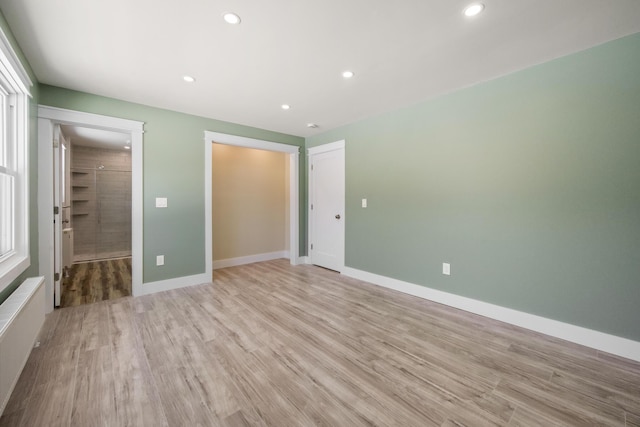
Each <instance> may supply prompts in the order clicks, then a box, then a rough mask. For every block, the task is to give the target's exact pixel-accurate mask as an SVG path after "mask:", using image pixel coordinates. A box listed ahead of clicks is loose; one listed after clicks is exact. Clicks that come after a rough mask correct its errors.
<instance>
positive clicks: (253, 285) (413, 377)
mask: <svg viewBox="0 0 640 427" xmlns="http://www.w3.org/2000/svg"><path fill="white" fill-rule="evenodd" d="M40 343H41V345H40V347H38V348H35V349H34V350H33V353H32V355H31V357H30V358H29V361H28V362H27V366H26V368H25V370H24V372H23V374H22V376H21V378H20V380H19V382H18V385H17V386H16V389H15V392H14V394H13V396H12V397H11V400H10V401H9V403H8V406H7V408H6V410H5V414H4V415H3V417H2V418H1V419H0V426H217V425H220V426H277V427H286V426H315V425H324V426H371V425H377V426H490V425H499V426H563V425H573V426H587V425H598V426H625V425H626V426H640V363H636V362H632V361H629V360H625V359H621V358H618V357H615V356H612V355H608V354H605V353H602V352H599V351H596V350H593V349H589V348H585V347H581V346H578V345H575V344H571V343H567V342H564V341H561V340H558V339H555V338H550V337H546V336H543V335H540V334H537V333H533V332H530V331H527V330H523V329H520V328H517V327H514V326H510V325H507V324H503V323H500V322H497V321H493V320H489V319H486V318H482V317H479V316H475V315H472V314H469V313H465V312H463V311H459V310H455V309H452V308H449V307H445V306H442V305H438V304H435V303H431V302H429V301H425V300H421V299H418V298H415V297H411V296H407V295H404V294H400V293H397V292H394V291H391V290H387V289H383V288H380V287H376V286H373V285H369V284H366V283H363V282H360V281H357V280H354V279H349V278H345V277H343V276H340V275H339V274H337V273H333V272H330V271H327V270H323V269H321V268H317V267H313V266H297V267H291V266H290V265H288V263H287V261H285V260H277V261H270V262H265V263H258V264H251V265H247V266H241V267H233V268H227V269H223V270H218V271H216V272H215V274H214V283H213V284H205V285H200V286H193V287H188V288H183V289H179V290H174V291H169V292H164V293H159V294H154V295H147V296H143V297H138V298H132V297H127V298H121V299H117V300H111V301H104V302H100V303H96V304H92V305H82V306H77V307H70V308H64V309H60V310H56V311H55V312H53V313H52V314H51V315H49V317H48V318H47V320H46V322H45V326H44V329H43V331H42V333H41V337H40Z"/></svg>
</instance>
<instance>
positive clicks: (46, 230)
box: [38, 105, 144, 313]
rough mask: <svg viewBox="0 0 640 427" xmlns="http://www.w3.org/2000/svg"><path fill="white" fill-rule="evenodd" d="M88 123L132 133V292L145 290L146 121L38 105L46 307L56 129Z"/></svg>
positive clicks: (40, 240)
mask: <svg viewBox="0 0 640 427" xmlns="http://www.w3.org/2000/svg"><path fill="white" fill-rule="evenodd" d="M56 124H63V125H73V126H85V127H92V128H96V129H103V130H109V131H113V132H121V133H127V134H129V135H131V199H132V200H131V264H132V275H131V282H132V289H131V290H132V293H133V295H134V296H136V295H139V294H140V293H141V291H142V225H143V220H142V205H143V204H142V167H143V166H142V165H143V162H142V156H143V150H142V134H143V133H144V122H138V121H134V120H127V119H121V118H117V117H110V116H102V115H99V114H92V113H84V112H81V111H73V110H66V109H63V108H55V107H48V106H44V105H39V106H38V247H39V249H38V250H39V263H40V273H39V274H40V275H41V276H44V278H45V289H46V297H47V302H46V305H45V307H46V310H47V313H48V312H50V311H51V310H53V303H54V301H53V270H54V262H53V233H54V227H53V221H52V218H53V185H52V184H51V179H52V177H53V145H52V144H53V129H54V125H56Z"/></svg>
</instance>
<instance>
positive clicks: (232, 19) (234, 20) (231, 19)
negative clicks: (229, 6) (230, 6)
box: [222, 12, 240, 25]
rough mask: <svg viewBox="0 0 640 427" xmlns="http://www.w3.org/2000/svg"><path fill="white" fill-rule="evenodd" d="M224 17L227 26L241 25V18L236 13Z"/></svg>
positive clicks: (228, 13) (229, 13) (226, 14)
mask: <svg viewBox="0 0 640 427" xmlns="http://www.w3.org/2000/svg"><path fill="white" fill-rule="evenodd" d="M222 17H223V18H224V21H225V22H226V23H227V24H231V25H236V24H239V23H240V17H239V16H238V15H236V14H235V13H231V12H227V13H225V14H224V15H222Z"/></svg>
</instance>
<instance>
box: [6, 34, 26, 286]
mask: <svg viewBox="0 0 640 427" xmlns="http://www.w3.org/2000/svg"><path fill="white" fill-rule="evenodd" d="M30 87H31V81H30V80H29V76H28V75H27V73H26V72H25V70H24V68H23V67H22V65H21V64H20V61H19V60H18V58H17V56H16V54H15V52H14V51H13V49H12V48H11V45H10V44H9V42H8V40H7V38H6V36H5V35H4V33H3V32H2V31H1V30H0V291H2V290H3V289H5V288H6V287H7V286H8V285H9V284H10V283H11V282H12V281H13V280H14V279H15V278H16V277H18V276H19V275H20V274H21V273H22V272H23V271H24V270H25V269H26V268H27V267H28V266H29V228H28V227H29V209H28V201H29V182H28V178H29V173H28V163H27V148H28V133H27V130H28V120H29V117H28V106H29V96H30V95H29V88H30Z"/></svg>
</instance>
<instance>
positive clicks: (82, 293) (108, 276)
mask: <svg viewBox="0 0 640 427" xmlns="http://www.w3.org/2000/svg"><path fill="white" fill-rule="evenodd" d="M129 295H131V258H118V259H109V260H102V261H91V262H83V263H78V264H73V265H72V266H71V268H70V269H69V276H68V277H65V278H64V279H63V280H62V285H61V293H60V307H73V306H76V305H81V304H91V303H94V302H98V301H106V300H110V299H115V298H121V297H125V296H129Z"/></svg>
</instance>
